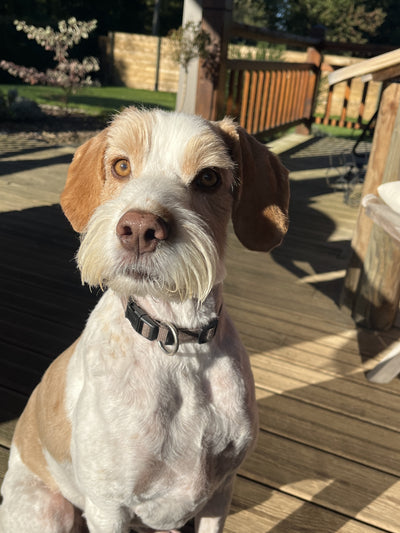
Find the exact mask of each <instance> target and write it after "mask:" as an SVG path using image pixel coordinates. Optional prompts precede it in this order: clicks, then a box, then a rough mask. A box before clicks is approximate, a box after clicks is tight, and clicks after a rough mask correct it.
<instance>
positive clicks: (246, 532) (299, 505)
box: [224, 477, 384, 533]
mask: <svg viewBox="0 0 400 533" xmlns="http://www.w3.org/2000/svg"><path fill="white" fill-rule="evenodd" d="M253 531H254V532H264V531H265V532H269V533H300V532H301V533H317V532H318V533H337V532H340V533H378V532H382V531H384V530H383V529H380V528H375V527H372V526H370V525H369V524H365V523H362V522H359V521H357V520H354V519H352V518H349V517H348V516H344V515H341V514H340V513H337V512H332V511H330V510H328V509H325V508H323V507H321V506H319V505H315V504H312V503H309V502H305V501H304V500H302V499H301V498H297V497H294V496H290V495H288V494H285V493H283V492H280V491H279V490H274V489H271V488H269V487H265V486H264V485H263V484H258V483H252V482H251V481H249V480H248V479H244V478H241V477H239V478H238V480H237V483H236V486H235V491H234V495H233V501H232V509H231V514H230V515H229V517H228V520H227V524H226V527H225V530H224V532H226V533H238V532H241V533H250V532H253Z"/></svg>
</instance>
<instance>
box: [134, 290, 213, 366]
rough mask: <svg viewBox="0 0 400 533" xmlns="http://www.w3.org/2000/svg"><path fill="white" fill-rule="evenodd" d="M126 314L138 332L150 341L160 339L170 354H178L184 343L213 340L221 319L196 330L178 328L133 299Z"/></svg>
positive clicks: (161, 346)
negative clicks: (149, 311)
mask: <svg viewBox="0 0 400 533" xmlns="http://www.w3.org/2000/svg"><path fill="white" fill-rule="evenodd" d="M125 316H126V318H127V319H128V320H129V322H130V323H131V325H132V327H133V329H134V330H135V331H136V332H137V333H140V335H142V337H144V338H145V339H148V340H149V341H158V344H159V346H160V348H161V349H162V350H163V352H165V353H166V354H168V355H174V354H176V352H177V351H178V349H179V346H180V345H181V344H182V343H187V342H192V343H193V342H195V343H197V344H205V343H206V342H209V341H211V339H213V338H214V336H215V333H216V332H217V326H218V320H219V317H216V318H213V319H212V320H210V322H209V323H208V324H207V325H206V326H204V327H202V328H199V329H194V330H190V329H184V328H178V327H177V326H175V325H174V324H170V323H168V322H160V321H159V320H156V319H155V318H152V317H151V316H149V315H148V314H147V313H146V311H145V310H144V309H142V308H141V307H139V305H138V304H137V303H136V302H135V301H133V300H131V301H129V303H128V306H127V308H126V311H125ZM167 346H171V348H167Z"/></svg>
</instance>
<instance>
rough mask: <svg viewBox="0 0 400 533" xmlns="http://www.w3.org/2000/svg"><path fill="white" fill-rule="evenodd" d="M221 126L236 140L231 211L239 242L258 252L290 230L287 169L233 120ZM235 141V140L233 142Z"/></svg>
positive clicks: (271, 246)
mask: <svg viewBox="0 0 400 533" xmlns="http://www.w3.org/2000/svg"><path fill="white" fill-rule="evenodd" d="M220 127H221V128H222V129H223V130H224V131H225V133H228V134H229V136H230V138H231V139H233V146H232V152H233V158H234V160H235V161H236V164H237V166H238V178H239V183H238V184H237V187H236V190H235V199H234V204H233V210H232V221H233V227H234V230H235V233H236V235H237V237H238V238H239V240H240V242H241V243H242V244H243V245H244V246H246V248H249V249H250V250H256V251H264V252H266V251H268V250H271V249H272V248H274V247H275V246H278V245H279V244H280V243H281V242H282V239H283V237H284V235H285V233H286V232H287V229H288V207H289V179H288V174H289V173H288V171H287V169H286V168H285V167H284V166H283V165H282V163H281V162H280V160H279V158H278V157H277V156H276V155H274V154H273V153H272V152H270V150H268V148H267V147H266V146H264V145H263V144H262V143H260V142H258V141H257V140H256V139H255V138H254V137H253V136H251V135H249V134H248V133H247V132H246V131H245V130H244V129H243V128H241V127H239V126H234V124H233V123H232V122H231V121H230V120H223V121H222V122H220ZM231 144H232V143H231Z"/></svg>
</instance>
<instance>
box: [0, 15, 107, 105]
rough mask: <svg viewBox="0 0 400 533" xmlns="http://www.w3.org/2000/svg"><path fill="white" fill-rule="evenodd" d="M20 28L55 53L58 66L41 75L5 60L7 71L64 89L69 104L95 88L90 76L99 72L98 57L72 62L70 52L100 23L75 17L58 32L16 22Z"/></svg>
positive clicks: (60, 24) (25, 78)
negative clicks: (78, 92)
mask: <svg viewBox="0 0 400 533" xmlns="http://www.w3.org/2000/svg"><path fill="white" fill-rule="evenodd" d="M14 24H15V26H16V29H17V30H18V31H21V30H22V31H23V32H24V33H26V35H27V37H28V39H33V40H35V41H36V42H37V43H38V44H39V45H40V46H42V47H43V48H44V49H45V50H47V51H50V52H53V53H54V61H55V62H56V66H55V68H53V69H47V70H46V72H41V71H39V70H38V69H36V68H35V67H24V66H22V65H16V64H15V63H13V62H11V61H6V60H4V59H3V60H2V61H1V62H0V67H1V68H2V69H4V70H7V71H8V72H9V73H10V74H11V75H12V76H16V77H19V78H21V79H22V80H23V81H24V82H25V83H30V84H31V85H35V84H41V85H51V86H53V87H61V88H62V89H63V91H64V100H65V103H66V104H67V102H68V99H69V96H70V95H71V93H73V92H75V91H76V90H77V89H79V88H81V87H85V86H90V85H93V84H94V82H93V80H92V78H91V77H90V76H89V74H90V73H91V72H95V71H97V70H99V62H98V60H97V59H96V58H95V57H85V58H83V60H82V61H78V60H77V59H71V58H70V57H69V52H68V50H69V49H70V48H72V47H73V46H74V45H75V44H78V43H79V42H80V41H81V39H87V38H88V36H89V33H90V32H91V31H93V30H94V29H95V28H96V24H97V21H96V20H91V21H89V22H81V21H78V20H76V19H75V18H70V19H68V21H65V20H61V21H60V22H59V23H58V31H55V30H53V29H52V28H50V26H47V27H46V28H37V27H36V26H32V25H31V26H29V25H28V24H26V22H25V21H19V20H16V21H14Z"/></svg>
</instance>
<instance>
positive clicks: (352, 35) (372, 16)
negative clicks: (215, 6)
mask: <svg viewBox="0 0 400 533" xmlns="http://www.w3.org/2000/svg"><path fill="white" fill-rule="evenodd" d="M395 6H396V7H395ZM397 6H398V3H397V0H383V3H380V7H376V2H375V1H374V0H335V1H332V0H331V1H329V2H327V1H326V0H234V18H235V20H237V21H238V22H242V23H245V24H251V25H254V26H262V27H267V28H268V29H270V30H282V31H286V32H289V33H294V34H298V35H306V36H307V35H310V33H311V30H312V28H313V27H314V26H316V25H322V26H324V27H325V28H326V33H327V39H328V40H330V41H341V42H352V43H365V42H367V41H370V40H371V38H372V37H377V36H378V35H379V34H380V33H381V31H382V30H381V28H383V26H382V24H383V23H384V20H385V16H386V12H387V11H389V10H390V9H392V8H393V9H395V10H397V12H398V7H397ZM398 17H399V16H398ZM399 19H400V17H399V18H398V19H397V20H399ZM386 35H387V33H386ZM386 35H385V34H383V35H382V37H383V39H384V42H386V43H388V40H387V37H386ZM385 37H386V39H385ZM377 40H378V41H379V39H377ZM393 44H394V43H393Z"/></svg>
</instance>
